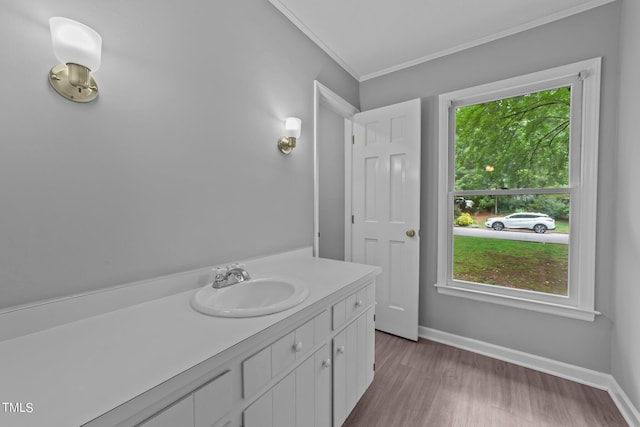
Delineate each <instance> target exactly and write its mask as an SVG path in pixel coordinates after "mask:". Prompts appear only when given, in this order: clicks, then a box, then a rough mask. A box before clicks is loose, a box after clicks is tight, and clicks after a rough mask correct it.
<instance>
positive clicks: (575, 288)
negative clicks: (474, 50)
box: [435, 57, 602, 322]
mask: <svg viewBox="0 0 640 427" xmlns="http://www.w3.org/2000/svg"><path fill="white" fill-rule="evenodd" d="M601 63H602V58H601V57H597V58H592V59H588V60H585V61H580V62H575V63H572V64H568V65H563V66H560V67H555V68H551V69H547V70H542V71H538V72H534V73H530V74H526V75H522V76H517V77H513V78H509V79H505V80H500V81H496V82H492V83H488V84H483V85H479V86H474V87H470V88H466V89H461V90H457V91H453V92H448V93H444V94H441V95H440V96H439V97H438V102H439V131H438V161H439V170H438V179H439V186H438V259H437V281H436V284H435V286H436V289H437V292H438V293H439V294H444V295H451V296H457V297H463V298H469V299H473V300H480V301H484V302H490V303H496V304H501V305H506V306H511V307H518V308H522V309H527V310H533V311H537V312H543V313H549V314H555V315H559V316H564V317H569V318H574V319H580V320H585V321H591V322H592V321H594V320H595V316H596V315H598V314H600V313H599V312H597V311H596V310H595V259H596V257H595V252H596V213H597V212H596V211H597V185H598V178H597V172H598V143H599V127H600V80H601ZM567 82H569V83H567ZM576 82H577V83H576ZM568 84H571V85H572V99H571V104H572V105H571V123H572V127H571V133H572V136H571V142H570V144H571V145H570V161H569V163H570V166H569V167H570V171H569V187H567V188H562V189H544V190H545V191H536V192H535V193H533V194H545V193H557V192H562V193H569V194H570V198H571V201H570V203H571V205H570V212H571V220H570V224H569V227H570V230H569V253H570V254H569V257H570V258H569V277H568V295H567V296H562V295H552V294H545V293H541V292H534V291H527V290H522V289H514V288H507V287H502V286H494V285H487V284H478V283H472V282H466V281H461V280H455V279H453V203H451V201H452V200H453V197H460V196H462V197H464V196H465V195H466V194H469V195H472V194H474V193H482V194H496V195H513V194H532V193H531V190H532V189H516V190H508V191H504V190H467V191H455V188H454V187H455V177H454V175H455V170H454V163H453V162H454V156H455V146H454V145H453V144H455V111H456V109H457V108H458V107H460V106H464V105H473V104H479V103H484V102H490V101H495V100H498V99H504V98H509V97H512V96H517V95H522V94H525V93H530V92H538V91H543V90H548V89H553V88H557V87H560V86H566V85H568ZM576 85H579V86H576ZM574 88H581V96H576V97H574V93H575V90H574ZM574 98H575V99H574ZM576 102H577V103H578V104H579V105H576ZM576 121H578V122H579V126H574V123H576ZM534 190H540V189H534Z"/></svg>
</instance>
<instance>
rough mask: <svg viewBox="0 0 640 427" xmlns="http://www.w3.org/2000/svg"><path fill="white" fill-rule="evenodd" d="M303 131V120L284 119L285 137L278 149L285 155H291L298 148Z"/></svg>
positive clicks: (295, 118)
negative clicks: (297, 144) (297, 142)
mask: <svg viewBox="0 0 640 427" xmlns="http://www.w3.org/2000/svg"><path fill="white" fill-rule="evenodd" d="M301 130H302V120H300V119H299V118H297V117H287V118H286V119H284V123H283V131H284V136H283V137H281V138H280V139H279V140H278V149H279V150H280V151H281V152H282V153H283V154H289V153H291V151H293V149H294V148H295V146H296V139H298V138H299V137H300V132H301Z"/></svg>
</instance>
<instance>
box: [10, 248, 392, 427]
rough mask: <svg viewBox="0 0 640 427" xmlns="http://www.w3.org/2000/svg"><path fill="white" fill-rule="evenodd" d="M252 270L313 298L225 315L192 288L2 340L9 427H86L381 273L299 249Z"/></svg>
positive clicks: (255, 263) (267, 259) (255, 264)
mask: <svg viewBox="0 0 640 427" xmlns="http://www.w3.org/2000/svg"><path fill="white" fill-rule="evenodd" d="M246 266H247V270H248V271H249V272H251V273H252V274H260V275H269V274H278V275H286V276H288V277H292V278H299V279H301V280H303V281H304V282H305V283H306V284H307V285H308V287H309V296H308V297H307V299H306V300H305V301H304V302H303V303H301V304H299V305H298V306H295V307H293V308H291V309H289V310H286V311H283V312H280V313H275V314H271V315H267V316H260V317H253V318H221V317H213V316H207V315H204V314H201V313H198V312H196V311H195V310H194V309H193V308H192V307H191V305H190V303H189V302H190V298H191V297H192V295H193V294H194V293H195V292H196V291H197V289H192V290H189V291H186V292H181V293H177V294H175V295H171V296H168V297H164V298H160V299H156V300H153V301H149V302H145V303H142V304H137V305H133V306H130V307H125V308H122V309H119V310H115V311H111V312H108V313H104V314H100V315H97V316H93V317H89V318H86V319H82V320H78V321H75V322H72V323H67V324H64V325H60V326H56V327H53V328H50V329H45V330H41V331H38V332H34V333H31V334H28V335H24V336H20V337H16V338H13V339H9V340H6V341H2V342H0V402H2V403H1V405H2V406H0V425H11V426H16V427H17V426H80V425H82V424H84V423H87V422H89V421H91V420H92V419H94V418H96V417H98V416H100V415H101V414H103V413H105V412H108V411H109V410H112V409H114V408H116V407H117V406H119V405H121V404H123V403H124V402H126V401H128V400H130V399H132V398H134V397H136V396H138V395H140V394H141V393H143V392H145V391H147V390H150V389H151V388H153V387H155V386H157V385H159V384H160V383H162V382H163V381H166V380H168V379H170V378H173V377H175V376H176V375H178V374H180V373H182V372H184V371H185V370H187V369H189V368H191V367H193V366H195V365H197V364H199V363H201V362H203V361H205V360H207V359H209V358H211V357H214V356H216V355H219V354H220V353H222V352H224V351H225V350H228V349H230V348H231V347H233V346H235V345H236V344H238V343H240V342H242V341H244V340H247V339H249V338H251V337H253V336H255V335H256V334H259V333H260V332H262V331H265V330H266V329H267V328H269V327H271V326H273V325H275V324H277V323H278V322H281V321H283V320H285V319H287V318H288V317H290V316H292V315H294V314H296V313H299V312H301V311H303V310H305V309H306V310H309V311H312V310H314V307H319V306H321V305H322V302H321V301H322V300H323V299H324V298H326V297H328V296H330V295H332V294H334V293H336V292H339V291H340V290H342V289H344V288H347V287H349V285H353V284H355V283H364V282H365V281H369V280H372V279H373V278H374V277H375V276H376V275H377V274H379V272H380V269H379V267H374V266H369V265H362V264H354V263H347V262H341V261H333V260H327V259H320V258H313V257H311V256H310V255H306V253H305V254H301V252H299V251H297V252H291V253H290V255H289V256H283V255H279V256H276V257H265V258H262V259H257V260H252V261H247V262H246ZM9 404H12V405H13V407H10V406H8V405H9ZM16 404H18V405H20V407H17V406H16Z"/></svg>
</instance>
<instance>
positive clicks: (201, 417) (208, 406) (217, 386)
mask: <svg viewBox="0 0 640 427" xmlns="http://www.w3.org/2000/svg"><path fill="white" fill-rule="evenodd" d="M233 379H234V375H232V372H231V371H225V372H223V373H222V374H220V375H218V376H217V377H216V378H214V379H213V380H211V381H210V382H209V383H207V384H206V385H204V386H203V387H201V388H200V389H198V390H196V392H195V394H194V399H195V418H196V419H195V426H196V427H209V426H211V425H213V424H214V423H215V422H216V421H218V420H220V419H221V418H222V417H223V416H225V415H226V414H227V412H228V411H229V409H230V408H231V404H232V403H233V393H232V390H234V384H233Z"/></svg>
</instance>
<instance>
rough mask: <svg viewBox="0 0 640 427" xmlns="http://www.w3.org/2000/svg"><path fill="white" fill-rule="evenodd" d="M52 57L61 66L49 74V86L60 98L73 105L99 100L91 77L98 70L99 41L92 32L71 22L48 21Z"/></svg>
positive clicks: (63, 20)
mask: <svg viewBox="0 0 640 427" xmlns="http://www.w3.org/2000/svg"><path fill="white" fill-rule="evenodd" d="M49 28H50V29H51V40H52V42H53V53H54V54H55V55H56V58H58V60H59V61H60V62H61V64H60V65H56V66H55V67H53V68H52V69H51V71H50V72H49V83H51V86H52V87H53V88H54V89H55V91H56V92H58V93H59V94H60V95H62V96H64V97H65V98H67V99H69V100H71V101H74V102H89V101H93V100H94V99H96V97H97V96H98V85H97V84H96V81H95V80H94V79H93V77H91V72H95V71H96V70H97V69H98V68H99V67H100V56H101V54H102V37H100V34H98V33H97V32H96V31H95V30H94V29H92V28H90V27H87V26H86V25H84V24H82V23H80V22H77V21H74V20H73V19H68V18H60V17H55V18H51V19H49Z"/></svg>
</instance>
